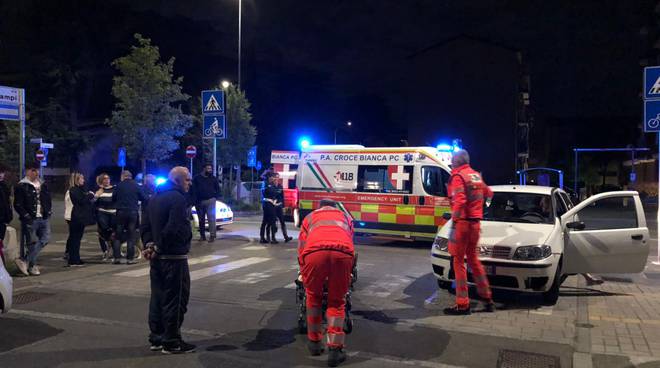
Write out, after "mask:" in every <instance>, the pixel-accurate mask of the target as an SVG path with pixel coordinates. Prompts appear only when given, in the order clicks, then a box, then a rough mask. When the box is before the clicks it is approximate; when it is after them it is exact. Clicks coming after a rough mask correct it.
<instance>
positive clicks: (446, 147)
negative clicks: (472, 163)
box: [436, 143, 455, 152]
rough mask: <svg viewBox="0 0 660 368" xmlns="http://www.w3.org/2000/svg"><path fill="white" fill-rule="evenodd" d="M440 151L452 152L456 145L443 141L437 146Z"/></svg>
mask: <svg viewBox="0 0 660 368" xmlns="http://www.w3.org/2000/svg"><path fill="white" fill-rule="evenodd" d="M436 148H437V149H438V151H440V152H452V151H455V149H454V147H453V146H452V145H451V144H446V143H441V144H439V145H438V146H437V147H436Z"/></svg>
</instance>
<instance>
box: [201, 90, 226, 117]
mask: <svg viewBox="0 0 660 368" xmlns="http://www.w3.org/2000/svg"><path fill="white" fill-rule="evenodd" d="M202 113H203V114H224V113H225V91H223V90H220V89H216V90H210V91H202Z"/></svg>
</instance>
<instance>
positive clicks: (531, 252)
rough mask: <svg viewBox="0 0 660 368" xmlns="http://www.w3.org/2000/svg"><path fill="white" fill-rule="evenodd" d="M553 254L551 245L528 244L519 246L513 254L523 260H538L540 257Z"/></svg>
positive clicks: (515, 257) (514, 257)
mask: <svg viewBox="0 0 660 368" xmlns="http://www.w3.org/2000/svg"><path fill="white" fill-rule="evenodd" d="M551 254H552V248H551V247H550V246H549V245H528V246H524V247H518V249H516V253H515V254H514V255H513V259H517V260H521V261H538V260H539V259H544V258H548V257H550V255H551Z"/></svg>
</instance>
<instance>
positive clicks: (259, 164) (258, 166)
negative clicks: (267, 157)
mask: <svg viewBox="0 0 660 368" xmlns="http://www.w3.org/2000/svg"><path fill="white" fill-rule="evenodd" d="M255 168H256V169H257V171H259V170H261V161H257V165H256V166H255Z"/></svg>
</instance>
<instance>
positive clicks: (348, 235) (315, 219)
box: [298, 199, 355, 367]
mask: <svg viewBox="0 0 660 368" xmlns="http://www.w3.org/2000/svg"><path fill="white" fill-rule="evenodd" d="M335 206H336V203H335V202H334V201H332V200H327V199H324V200H322V201H321V207H320V208H319V209H317V210H316V211H314V212H312V213H311V214H309V215H308V216H307V217H306V218H305V220H304V221H303V223H302V227H301V231H300V235H299V238H298V240H299V246H298V262H299V263H300V265H301V269H302V277H303V284H304V285H305V292H306V293H307V338H308V339H309V342H308V345H307V346H308V348H309V351H310V353H311V354H312V355H320V354H321V353H322V352H323V345H322V343H321V339H322V338H323V327H322V325H321V323H322V317H323V316H322V315H321V313H322V309H321V307H322V304H323V288H324V285H325V284H326V282H327V291H328V297H327V298H328V299H327V315H326V317H327V318H326V319H327V323H328V331H327V335H328V337H327V345H328V348H329V350H330V353H329V356H328V365H329V366H331V367H336V366H337V365H339V364H340V363H341V362H343V361H344V360H346V353H345V352H344V351H343V347H344V339H345V334H344V318H345V316H346V315H345V310H344V308H345V305H346V299H345V298H346V293H347V292H348V287H349V285H350V280H351V271H352V269H353V256H354V253H355V250H354V248H353V222H352V220H351V218H350V217H349V216H347V215H346V214H345V213H344V212H342V211H341V210H339V209H337V208H336V207H335Z"/></svg>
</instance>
